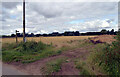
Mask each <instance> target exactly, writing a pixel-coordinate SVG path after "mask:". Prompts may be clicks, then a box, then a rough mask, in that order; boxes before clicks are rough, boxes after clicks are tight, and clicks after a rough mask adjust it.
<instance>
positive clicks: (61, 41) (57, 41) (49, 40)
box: [2, 36, 95, 47]
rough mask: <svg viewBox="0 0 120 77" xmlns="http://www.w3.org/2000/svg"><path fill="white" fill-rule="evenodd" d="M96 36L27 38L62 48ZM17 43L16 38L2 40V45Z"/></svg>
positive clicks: (19, 39) (20, 38)
mask: <svg viewBox="0 0 120 77" xmlns="http://www.w3.org/2000/svg"><path fill="white" fill-rule="evenodd" d="M91 37H95V36H57V37H26V39H27V41H36V42H39V41H41V42H43V43H46V44H53V45H54V46H57V47H61V46H66V45H68V44H69V42H72V41H78V40H83V39H88V38H91ZM22 40H23V38H22V37H19V38H18V41H19V42H21V41H22ZM14 42H16V38H2V44H4V43H14Z"/></svg>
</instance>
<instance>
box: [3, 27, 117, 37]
mask: <svg viewBox="0 0 120 77" xmlns="http://www.w3.org/2000/svg"><path fill="white" fill-rule="evenodd" d="M104 34H107V35H116V34H117V31H114V29H112V30H111V31H109V30H106V29H102V30H101V31H99V32H86V33H80V32H79V31H65V32H64V33H59V32H53V33H49V34H34V33H31V34H28V33H26V34H25V36H26V37H40V36H44V37H47V36H85V35H104ZM15 36H16V35H15V34H11V35H10V36H7V35H2V37H3V38H4V37H15ZM17 37H23V33H17Z"/></svg>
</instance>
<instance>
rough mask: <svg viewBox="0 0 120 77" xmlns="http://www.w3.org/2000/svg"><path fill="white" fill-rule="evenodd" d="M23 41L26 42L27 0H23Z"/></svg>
mask: <svg viewBox="0 0 120 77" xmlns="http://www.w3.org/2000/svg"><path fill="white" fill-rule="evenodd" d="M23 42H26V39H25V0H23Z"/></svg>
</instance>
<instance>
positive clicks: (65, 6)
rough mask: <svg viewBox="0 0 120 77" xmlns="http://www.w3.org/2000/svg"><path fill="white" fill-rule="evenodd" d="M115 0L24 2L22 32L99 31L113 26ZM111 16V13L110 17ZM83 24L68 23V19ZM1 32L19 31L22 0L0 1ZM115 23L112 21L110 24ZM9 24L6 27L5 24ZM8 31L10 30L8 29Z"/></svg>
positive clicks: (115, 9)
mask: <svg viewBox="0 0 120 77" xmlns="http://www.w3.org/2000/svg"><path fill="white" fill-rule="evenodd" d="M117 4H118V3H117V2H61V3H55V2H33V3H32V2H28V3H26V32H28V33H51V32H53V31H59V32H64V31H66V30H71V31H76V30H78V31H80V32H86V31H99V30H100V29H102V28H106V29H108V28H107V27H109V29H112V28H114V25H117V23H115V22H116V21H117V13H118V10H117ZM111 15H114V16H111ZM75 20H85V22H83V23H74V24H68V22H70V21H75ZM1 21H2V23H3V30H4V31H7V32H3V34H8V33H14V32H15V30H16V29H18V30H20V32H22V3H12V2H11V3H9V2H8V3H3V9H2V20H1ZM113 23H115V24H113ZM8 25H10V26H8ZM11 30H12V31H11Z"/></svg>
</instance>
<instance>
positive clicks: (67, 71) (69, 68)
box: [10, 35, 114, 75]
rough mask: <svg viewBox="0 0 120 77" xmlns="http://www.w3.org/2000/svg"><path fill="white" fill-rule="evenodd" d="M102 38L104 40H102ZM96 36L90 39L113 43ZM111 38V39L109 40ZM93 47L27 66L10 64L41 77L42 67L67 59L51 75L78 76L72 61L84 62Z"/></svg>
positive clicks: (70, 51)
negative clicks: (55, 60)
mask: <svg viewBox="0 0 120 77" xmlns="http://www.w3.org/2000/svg"><path fill="white" fill-rule="evenodd" d="M103 36H104V37H105V38H103ZM103 36H98V37H96V38H92V39H93V40H100V41H102V42H107V43H110V42H112V41H114V39H113V36H109V37H107V36H105V35H103ZM108 38H109V40H107V39H108ZM110 38H111V39H110ZM105 39H106V40H105ZM92 47H94V45H93V46H92V45H91V46H87V47H81V48H77V49H73V50H68V51H65V52H63V53H62V54H60V55H54V56H51V57H49V58H44V59H41V60H38V61H36V62H33V63H29V64H22V63H10V64H11V65H13V66H15V67H16V68H17V69H19V70H21V71H23V72H26V73H29V74H30V75H42V74H43V72H42V70H41V68H42V67H44V65H45V64H46V63H47V62H49V61H51V60H54V59H57V58H61V57H68V60H69V62H68V63H63V64H62V66H61V70H60V71H59V72H53V73H52V75H79V72H80V71H79V70H78V69H76V68H75V65H74V62H73V60H74V59H75V58H79V59H81V60H86V57H87V55H88V54H89V52H90V51H89V49H90V48H92Z"/></svg>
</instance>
